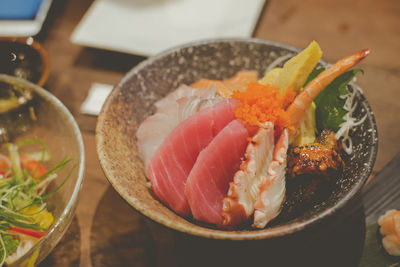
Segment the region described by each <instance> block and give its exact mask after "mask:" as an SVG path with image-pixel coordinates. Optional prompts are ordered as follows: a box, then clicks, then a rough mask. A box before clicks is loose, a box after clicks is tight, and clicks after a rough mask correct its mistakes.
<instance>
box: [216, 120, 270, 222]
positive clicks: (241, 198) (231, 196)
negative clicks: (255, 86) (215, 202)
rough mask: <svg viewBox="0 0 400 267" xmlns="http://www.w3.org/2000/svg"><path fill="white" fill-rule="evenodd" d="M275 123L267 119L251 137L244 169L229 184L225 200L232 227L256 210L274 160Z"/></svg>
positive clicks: (227, 217) (225, 214) (241, 168)
mask: <svg viewBox="0 0 400 267" xmlns="http://www.w3.org/2000/svg"><path fill="white" fill-rule="evenodd" d="M274 146H275V145H274V125H273V124H272V123H266V124H265V125H264V126H263V128H260V129H259V130H258V131H257V133H256V135H254V136H253V137H252V138H251V142H250V143H249V144H248V146H247V148H246V153H245V160H244V161H243V162H242V164H241V165H240V170H239V171H237V172H236V173H235V176H234V178H233V181H232V182H231V183H230V184H229V191H228V195H227V196H226V197H225V198H224V200H223V212H222V216H223V217H224V222H223V224H224V225H226V226H228V227H230V228H232V227H234V226H236V225H239V224H241V223H243V222H245V221H247V220H248V219H249V218H250V216H251V215H253V212H254V203H255V202H256V200H257V198H258V195H259V188H258V185H259V183H260V181H261V179H262V177H263V176H266V175H267V168H268V166H269V164H270V162H271V160H272V152H273V149H274Z"/></svg>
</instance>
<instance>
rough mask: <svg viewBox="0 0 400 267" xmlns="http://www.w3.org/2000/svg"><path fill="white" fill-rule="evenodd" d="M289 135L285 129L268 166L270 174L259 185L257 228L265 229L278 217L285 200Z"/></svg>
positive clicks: (255, 213)
mask: <svg viewBox="0 0 400 267" xmlns="http://www.w3.org/2000/svg"><path fill="white" fill-rule="evenodd" d="M288 137H289V135H288V131H287V129H285V130H284V131H283V132H282V134H281V136H280V137H279V140H278V142H277V143H276V145H275V149H274V153H273V158H272V162H271V163H270V164H269V166H268V174H267V175H266V176H262V177H261V181H260V183H259V185H258V189H259V195H258V199H257V201H256V203H255V205H254V207H255V211H254V224H253V226H254V227H256V228H264V227H265V226H266V225H267V223H268V222H270V221H271V220H272V219H274V218H275V217H276V216H278V214H279V212H280V210H281V207H282V204H283V201H284V199H285V191H286V190H285V168H286V158H287V150H288V146H289V138H288Z"/></svg>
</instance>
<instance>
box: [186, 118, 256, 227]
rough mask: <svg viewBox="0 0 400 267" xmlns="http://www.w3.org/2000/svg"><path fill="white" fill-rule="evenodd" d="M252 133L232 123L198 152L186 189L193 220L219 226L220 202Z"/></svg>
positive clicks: (221, 219)
mask: <svg viewBox="0 0 400 267" xmlns="http://www.w3.org/2000/svg"><path fill="white" fill-rule="evenodd" d="M254 133H255V129H253V128H248V127H247V126H245V125H244V124H243V123H242V122H241V121H240V120H233V121H232V122H230V123H229V124H228V125H227V126H226V127H225V128H224V129H223V130H221V132H219V134H218V135H217V136H216V137H215V138H214V139H213V140H212V141H211V143H210V144H209V145H208V146H207V147H206V148H205V149H204V150H203V151H201V153H200V154H199V156H198V158H197V160H196V163H195V164H194V166H193V169H192V170H191V172H190V175H189V177H188V180H187V183H186V188H185V194H186V197H187V199H188V202H189V205H190V208H191V210H192V214H193V217H194V218H195V219H197V220H199V221H204V222H208V223H212V224H216V225H222V223H223V217H222V200H223V199H224V197H225V196H226V194H227V192H228V188H229V182H230V181H232V178H233V175H234V174H235V172H236V171H237V170H239V167H240V164H241V159H242V157H243V155H244V152H245V150H246V146H247V144H248V138H249V137H251V136H252V135H253V134H254Z"/></svg>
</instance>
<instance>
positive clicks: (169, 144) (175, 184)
mask: <svg viewBox="0 0 400 267" xmlns="http://www.w3.org/2000/svg"><path fill="white" fill-rule="evenodd" d="M235 107H236V104H235V100H232V99H227V100H224V101H222V102H219V103H217V104H215V105H214V106H211V107H208V108H205V109H202V110H200V111H199V112H197V113H195V114H194V115H193V116H190V117H189V118H187V119H185V120H184V121H182V122H181V123H180V124H179V125H178V126H177V127H176V128H175V129H174V130H173V131H172V132H171V133H170V134H169V135H168V137H167V138H166V139H165V141H164V142H163V143H162V144H161V146H160V147H159V148H158V149H157V151H156V152H155V154H154V156H153V157H152V158H151V160H150V162H149V167H148V176H149V179H150V181H151V184H152V187H153V190H154V192H155V194H156V195H157V196H158V197H159V198H160V199H161V201H163V202H164V204H166V205H167V206H169V207H170V208H171V209H172V210H174V211H175V212H177V213H178V214H181V215H183V216H188V215H190V208H189V205H188V202H187V200H186V197H185V192H184V191H185V184H186V180H187V178H188V176H189V173H190V171H191V170H192V167H193V165H194V163H195V161H196V159H197V156H198V155H199V153H200V152H201V151H202V150H203V149H204V148H205V147H206V146H207V145H208V144H209V143H210V142H211V140H213V139H214V137H215V136H216V135H217V134H218V133H219V132H220V131H221V130H222V129H223V128H224V127H225V126H226V125H227V124H228V123H229V122H231V121H232V120H234V114H233V110H234V109H235Z"/></svg>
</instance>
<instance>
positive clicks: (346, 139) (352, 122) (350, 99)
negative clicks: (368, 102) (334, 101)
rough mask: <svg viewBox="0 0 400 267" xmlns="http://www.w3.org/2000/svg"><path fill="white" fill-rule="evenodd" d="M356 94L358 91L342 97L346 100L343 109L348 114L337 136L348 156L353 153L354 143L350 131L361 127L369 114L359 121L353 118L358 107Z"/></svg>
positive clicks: (344, 117)
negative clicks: (355, 99) (340, 139)
mask: <svg viewBox="0 0 400 267" xmlns="http://www.w3.org/2000/svg"><path fill="white" fill-rule="evenodd" d="M356 94H357V91H356V90H353V92H349V93H348V94H347V95H343V96H341V98H342V99H346V101H345V103H344V106H343V108H344V109H345V110H347V111H348V112H347V113H346V115H344V116H343V119H344V122H343V123H342V124H340V129H339V130H338V131H337V133H336V135H335V137H336V139H339V138H342V147H343V150H344V151H345V152H346V153H347V154H351V153H352V152H353V141H352V140H351V137H350V136H349V132H350V129H351V128H352V127H355V126H358V125H360V124H361V123H363V122H364V121H365V119H366V118H367V114H365V116H364V117H362V118H361V119H360V120H358V121H357V120H356V118H354V117H353V112H354V110H355V109H356V107H357V102H354V98H355V96H356Z"/></svg>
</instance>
